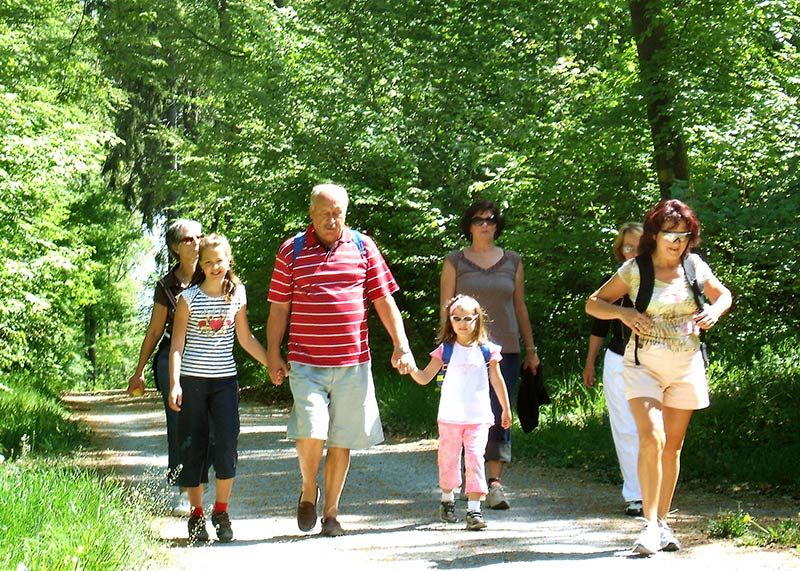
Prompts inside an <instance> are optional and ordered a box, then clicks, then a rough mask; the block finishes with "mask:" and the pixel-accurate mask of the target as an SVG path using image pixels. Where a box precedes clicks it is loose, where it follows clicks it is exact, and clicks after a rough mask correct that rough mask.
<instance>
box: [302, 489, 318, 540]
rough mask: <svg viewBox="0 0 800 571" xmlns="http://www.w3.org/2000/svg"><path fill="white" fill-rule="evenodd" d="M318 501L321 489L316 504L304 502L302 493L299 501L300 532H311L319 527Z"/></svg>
mask: <svg viewBox="0 0 800 571" xmlns="http://www.w3.org/2000/svg"><path fill="white" fill-rule="evenodd" d="M317 501H319V488H317V499H316V500H315V501H314V502H304V501H303V493H302V492H301V493H300V498H299V499H298V500H297V527H299V528H300V531H311V530H312V529H314V526H315V525H317Z"/></svg>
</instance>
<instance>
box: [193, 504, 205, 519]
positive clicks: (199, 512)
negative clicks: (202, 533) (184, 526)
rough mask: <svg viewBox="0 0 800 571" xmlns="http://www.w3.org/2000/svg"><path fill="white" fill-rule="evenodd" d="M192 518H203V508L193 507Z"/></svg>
mask: <svg viewBox="0 0 800 571" xmlns="http://www.w3.org/2000/svg"><path fill="white" fill-rule="evenodd" d="M191 516H192V517H203V506H192V511H191Z"/></svg>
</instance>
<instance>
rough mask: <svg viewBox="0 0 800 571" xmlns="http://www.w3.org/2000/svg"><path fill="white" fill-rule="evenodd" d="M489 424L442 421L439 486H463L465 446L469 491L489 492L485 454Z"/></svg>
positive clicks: (444, 487)
mask: <svg viewBox="0 0 800 571" xmlns="http://www.w3.org/2000/svg"><path fill="white" fill-rule="evenodd" d="M489 426H490V425H489V424H452V423H449V422H439V455H438V459H439V486H440V487H441V488H442V490H454V489H456V488H458V487H460V486H461V448H462V446H463V448H464V474H465V476H466V480H467V485H466V487H465V489H464V491H465V492H466V493H468V494H470V493H479V494H484V495H485V494H486V492H488V491H489V489H488V488H487V486H486V475H485V474H484V473H483V455H484V453H485V452H486V441H487V439H488V438H489Z"/></svg>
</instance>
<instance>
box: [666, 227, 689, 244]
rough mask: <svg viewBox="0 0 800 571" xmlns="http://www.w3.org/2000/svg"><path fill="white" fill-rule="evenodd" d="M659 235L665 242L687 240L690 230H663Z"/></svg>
mask: <svg viewBox="0 0 800 571" xmlns="http://www.w3.org/2000/svg"><path fill="white" fill-rule="evenodd" d="M661 236H662V237H663V238H664V240H666V241H667V242H672V243H673V244H674V243H675V242H687V241H688V240H689V238H691V237H692V233H691V232H666V231H664V230H662V231H661Z"/></svg>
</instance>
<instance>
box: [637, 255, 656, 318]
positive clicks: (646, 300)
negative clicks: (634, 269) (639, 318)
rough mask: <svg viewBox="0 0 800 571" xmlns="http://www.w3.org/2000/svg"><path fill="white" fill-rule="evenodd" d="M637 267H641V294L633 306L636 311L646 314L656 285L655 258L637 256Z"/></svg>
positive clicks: (639, 293)
mask: <svg viewBox="0 0 800 571" xmlns="http://www.w3.org/2000/svg"><path fill="white" fill-rule="evenodd" d="M636 265H637V266H639V292H638V293H637V294H636V300H635V301H634V303H633V305H634V307H636V311H638V312H639V313H644V312H645V311H646V310H647V306H648V305H650V298H651V297H653V287H654V286H655V283H656V272H655V268H653V258H651V257H650V256H649V255H646V254H640V255H638V256H636Z"/></svg>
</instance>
